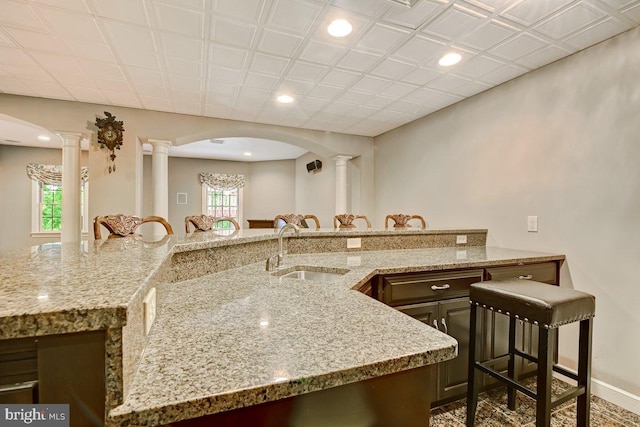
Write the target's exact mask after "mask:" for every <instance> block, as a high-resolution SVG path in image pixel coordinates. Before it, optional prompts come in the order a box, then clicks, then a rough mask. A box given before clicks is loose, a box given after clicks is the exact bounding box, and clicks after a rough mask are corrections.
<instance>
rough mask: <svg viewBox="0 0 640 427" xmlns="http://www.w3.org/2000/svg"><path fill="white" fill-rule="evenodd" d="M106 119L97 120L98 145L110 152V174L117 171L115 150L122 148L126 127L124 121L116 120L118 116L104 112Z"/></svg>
mask: <svg viewBox="0 0 640 427" xmlns="http://www.w3.org/2000/svg"><path fill="white" fill-rule="evenodd" d="M104 115H105V116H106V117H104V118H101V117H98V118H96V127H97V128H98V143H99V144H100V148H105V147H106V148H107V150H108V151H109V153H110V154H109V173H111V172H115V171H116V163H115V161H116V154H115V150H119V149H120V146H122V134H123V132H124V126H123V123H122V121H118V120H116V116H114V115H113V114H111V113H109V112H108V111H105V112H104Z"/></svg>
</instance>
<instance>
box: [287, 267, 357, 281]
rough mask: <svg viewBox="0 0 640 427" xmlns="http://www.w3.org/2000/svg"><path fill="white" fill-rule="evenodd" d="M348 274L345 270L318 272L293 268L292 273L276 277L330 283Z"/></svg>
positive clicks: (312, 269) (313, 269) (303, 268)
mask: <svg viewBox="0 0 640 427" xmlns="http://www.w3.org/2000/svg"><path fill="white" fill-rule="evenodd" d="M347 272H349V270H347V269H338V268H335V269H331V271H327V270H325V271H319V268H318V267H311V268H305V267H295V268H294V270H293V271H290V272H288V273H284V274H282V273H280V274H278V276H279V277H280V279H298V280H308V281H313V282H332V281H334V280H337V279H339V278H340V277H341V276H343V275H344V274H346V273H347Z"/></svg>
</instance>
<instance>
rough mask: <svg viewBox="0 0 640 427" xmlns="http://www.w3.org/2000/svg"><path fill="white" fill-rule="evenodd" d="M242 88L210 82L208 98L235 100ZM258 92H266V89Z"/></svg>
mask: <svg viewBox="0 0 640 427" xmlns="http://www.w3.org/2000/svg"><path fill="white" fill-rule="evenodd" d="M240 88H241V86H237V85H231V84H228V83H222V82H214V81H209V82H207V96H210V95H211V96H212V97H214V98H215V97H218V96H224V97H228V98H233V97H235V96H236V94H237V93H238V91H239V89H240ZM245 89H249V88H247V87H245ZM258 90H264V89H258Z"/></svg>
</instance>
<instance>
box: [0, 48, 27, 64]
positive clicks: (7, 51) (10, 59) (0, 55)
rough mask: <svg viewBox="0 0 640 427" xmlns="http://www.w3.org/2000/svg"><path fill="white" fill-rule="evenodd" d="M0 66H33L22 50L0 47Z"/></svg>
mask: <svg viewBox="0 0 640 427" xmlns="http://www.w3.org/2000/svg"><path fill="white" fill-rule="evenodd" d="M0 64H33V60H32V59H31V58H29V57H28V56H27V55H26V54H25V53H24V52H23V51H22V49H19V48H14V47H4V46H0Z"/></svg>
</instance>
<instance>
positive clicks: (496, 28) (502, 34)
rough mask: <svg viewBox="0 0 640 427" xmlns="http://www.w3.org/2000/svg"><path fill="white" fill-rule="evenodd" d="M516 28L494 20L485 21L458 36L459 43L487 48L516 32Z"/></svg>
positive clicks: (482, 48)
mask: <svg viewBox="0 0 640 427" xmlns="http://www.w3.org/2000/svg"><path fill="white" fill-rule="evenodd" d="M517 32H518V30H517V29H516V28H513V27H511V26H509V25H506V24H504V23H501V22H499V21H496V20H492V21H490V22H487V23H486V24H484V25H482V26H480V27H478V28H477V29H475V30H473V31H471V32H470V33H468V34H466V35H464V36H462V37H460V39H459V40H458V41H459V42H460V44H462V45H466V46H471V47H473V48H476V49H479V50H488V49H490V48H492V47H493V46H495V45H497V44H498V43H500V42H502V41H504V40H506V39H507V38H509V37H511V36H513V35H514V34H516V33H517Z"/></svg>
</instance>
